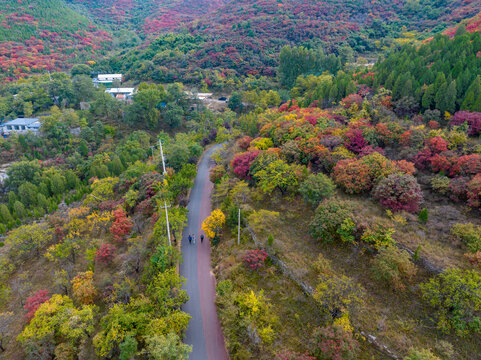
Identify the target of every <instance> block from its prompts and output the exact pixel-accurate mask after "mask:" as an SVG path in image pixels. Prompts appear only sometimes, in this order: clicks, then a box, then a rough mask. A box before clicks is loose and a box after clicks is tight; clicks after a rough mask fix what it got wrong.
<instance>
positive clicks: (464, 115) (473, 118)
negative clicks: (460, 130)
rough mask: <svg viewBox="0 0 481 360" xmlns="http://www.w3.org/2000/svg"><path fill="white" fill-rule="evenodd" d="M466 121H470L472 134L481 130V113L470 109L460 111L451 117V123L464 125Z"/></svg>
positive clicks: (476, 133)
mask: <svg viewBox="0 0 481 360" xmlns="http://www.w3.org/2000/svg"><path fill="white" fill-rule="evenodd" d="M464 122H467V123H468V126H469V130H468V134H469V135H470V136H476V135H478V134H479V132H480V131H481V113H479V112H470V111H458V112H456V113H455V114H454V115H453V117H452V118H451V120H450V122H449V124H450V125H455V126H456V125H462V124H463V123H464Z"/></svg>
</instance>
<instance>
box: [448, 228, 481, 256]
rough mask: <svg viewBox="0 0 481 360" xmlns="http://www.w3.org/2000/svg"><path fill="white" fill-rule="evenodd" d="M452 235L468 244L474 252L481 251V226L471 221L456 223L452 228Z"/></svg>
mask: <svg viewBox="0 0 481 360" xmlns="http://www.w3.org/2000/svg"><path fill="white" fill-rule="evenodd" d="M450 232H451V235H452V236H453V237H454V238H455V239H457V240H461V241H462V242H463V243H464V244H466V246H467V248H468V250H469V251H470V252H472V253H475V252H477V251H481V226H476V225H474V224H471V223H467V224H455V225H453V227H452V228H451V230H450Z"/></svg>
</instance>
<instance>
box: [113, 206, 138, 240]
mask: <svg viewBox="0 0 481 360" xmlns="http://www.w3.org/2000/svg"><path fill="white" fill-rule="evenodd" d="M132 226H133V223H132V220H130V219H129V218H128V217H127V214H126V213H125V211H124V209H122V208H118V209H117V210H115V211H114V222H113V223H112V226H111V227H110V232H111V233H112V235H114V238H115V240H117V241H121V240H122V238H123V236H124V235H127V234H129V233H130V230H131V229H132Z"/></svg>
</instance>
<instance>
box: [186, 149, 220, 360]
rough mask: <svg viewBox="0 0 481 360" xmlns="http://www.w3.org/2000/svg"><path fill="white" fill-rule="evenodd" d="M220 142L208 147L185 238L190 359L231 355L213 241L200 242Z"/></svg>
mask: <svg viewBox="0 0 481 360" xmlns="http://www.w3.org/2000/svg"><path fill="white" fill-rule="evenodd" d="M219 147H220V145H215V146H213V147H211V148H210V149H209V150H207V151H206V152H205V153H204V155H203V156H202V159H201V161H200V164H199V167H198V169H197V177H196V178H195V182H194V187H193V188H192V191H191V193H190V200H189V205H188V209H189V214H188V218H187V226H186V228H185V229H184V232H183V237H182V239H183V240H182V254H183V262H182V264H181V265H180V274H181V275H182V276H183V277H185V278H186V279H187V282H186V284H185V286H184V289H185V290H186V291H187V294H188V295H189V301H188V302H187V303H185V304H184V306H183V310H184V311H185V312H187V313H189V314H190V315H191V316H192V319H191V320H190V322H189V327H188V328H187V331H186V334H185V338H184V342H185V343H186V344H189V345H192V353H191V354H190V357H189V359H190V360H227V359H228V358H229V357H228V355H227V351H226V348H225V343H224V336H223V334H222V329H221V326H220V322H219V318H218V317H217V309H216V306H215V278H214V275H213V274H212V269H211V262H210V242H209V240H207V239H205V240H204V243H202V244H201V243H200V234H201V233H203V232H202V230H201V226H202V221H204V219H205V218H206V217H207V216H209V214H210V211H211V205H210V204H211V203H210V195H211V193H212V189H213V184H212V183H211V182H210V180H209V169H210V167H211V166H212V160H211V159H210V157H211V155H212V154H213V152H214V151H215V150H216V149H218V148H219ZM189 234H195V235H196V238H197V241H196V243H195V245H194V244H190V243H189V240H188V236H189Z"/></svg>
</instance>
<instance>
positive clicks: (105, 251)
mask: <svg viewBox="0 0 481 360" xmlns="http://www.w3.org/2000/svg"><path fill="white" fill-rule="evenodd" d="M114 252H115V246H114V245H110V244H102V245H101V246H100V248H99V249H97V251H96V252H95V261H97V262H100V263H108V262H110V261H112V259H113V258H114Z"/></svg>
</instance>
